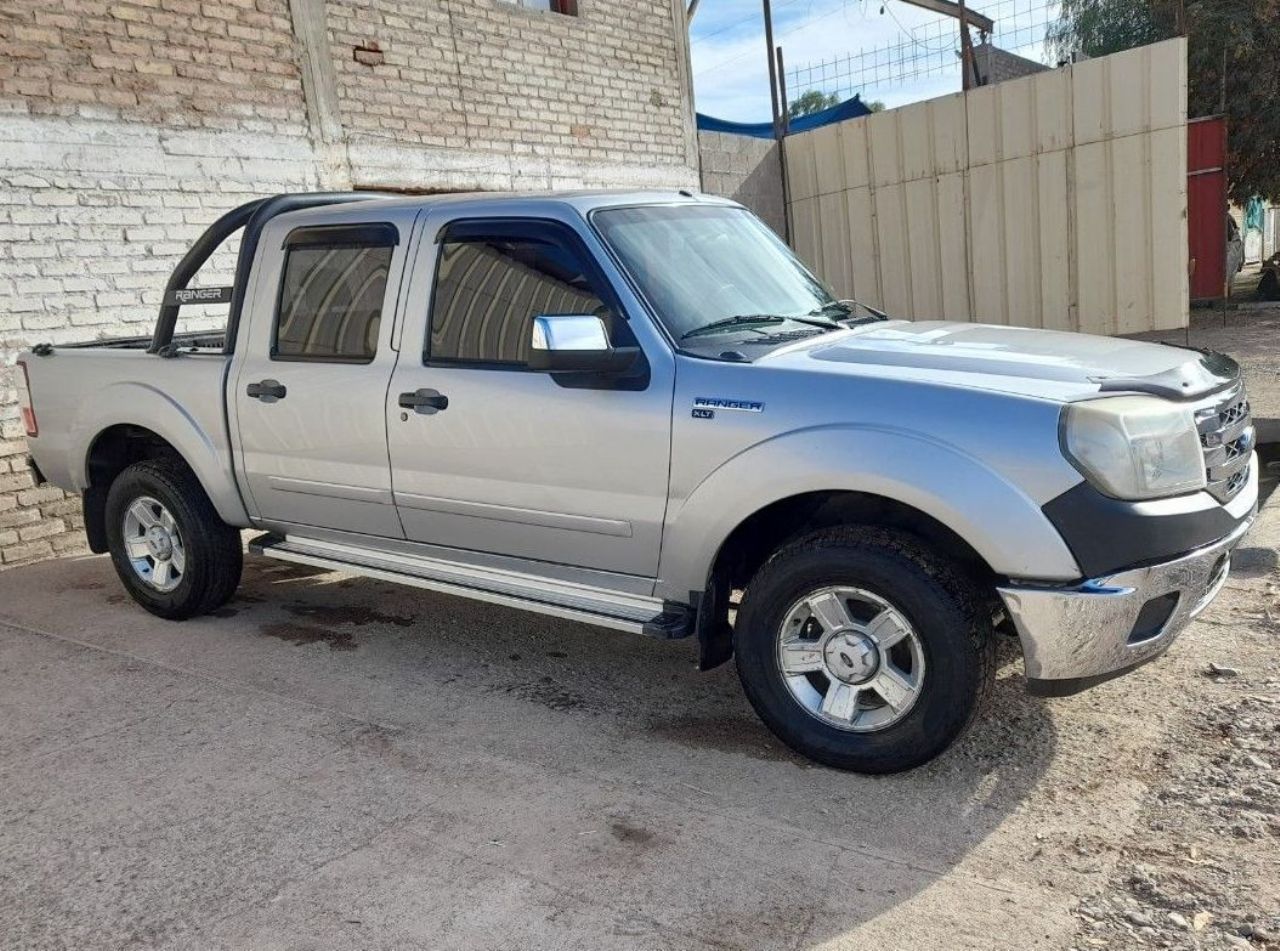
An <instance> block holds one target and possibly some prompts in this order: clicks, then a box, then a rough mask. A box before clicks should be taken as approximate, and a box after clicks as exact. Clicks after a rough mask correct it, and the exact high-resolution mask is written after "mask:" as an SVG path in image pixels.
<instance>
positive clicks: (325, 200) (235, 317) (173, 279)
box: [147, 192, 386, 356]
mask: <svg viewBox="0 0 1280 951" xmlns="http://www.w3.org/2000/svg"><path fill="white" fill-rule="evenodd" d="M384 197H386V196H385V195H381V194H378V193H375V192H309V193H305V194H299V195H275V196H272V197H271V198H258V199H255V200H254V201H250V202H246V203H245V204H243V205H240V206H239V207H238V208H233V209H231V211H228V212H227V213H226V214H225V215H223V216H222V217H221V218H219V219H218V220H217V221H215V222H214V223H213V224H211V225H210V226H209V228H208V229H207V230H206V231H205V232H204V234H202V235H200V237H199V238H197V239H196V241H195V243H194V244H193V245H191V248H190V250H188V251H187V253H186V254H184V255H183V256H182V260H181V261H179V262H178V266H177V267H175V268H174V269H173V274H171V275H170V276H169V283H168V284H167V285H166V286H165V289H164V297H163V299H162V302H161V305H160V316H159V317H158V318H157V320H156V329H155V333H154V334H152V336H151V346H150V347H148V348H147V352H148V353H155V354H159V355H160V356H174V355H176V352H177V351H176V350H174V349H173V331H174V328H175V327H176V326H177V323H178V308H179V307H180V306H181V304H182V303H204V302H206V301H202V300H200V299H199V298H194V299H189V300H185V301H184V300H182V299H181V298H182V296H183V295H181V294H179V293H178V292H179V291H183V290H185V289H186V287H187V282H188V281H190V280H191V279H192V278H193V277H195V275H196V272H197V271H199V270H200V268H201V267H203V266H204V263H205V262H206V261H207V260H209V258H210V257H211V256H212V255H213V252H214V251H216V250H218V248H219V247H220V246H221V245H222V242H224V241H225V240H227V238H229V237H231V235H233V234H235V233H236V231H238V230H240V229H241V228H243V229H244V236H243V237H242V238H241V239H240V252H239V255H238V256H237V258H236V273H235V283H234V284H233V285H232V288H231V309H230V311H229V313H228V314H227V331H226V338H225V341H224V344H223V353H231V352H232V351H234V350H235V346H236V333H237V331H238V330H239V329H240V312H241V311H242V310H243V309H244V297H245V293H246V292H247V290H248V287H249V274H250V272H251V271H252V269H253V259H254V257H255V256H256V255H257V251H258V242H259V240H260V239H261V237H262V229H263V228H264V227H265V226H266V224H267V222H268V221H270V220H271V219H272V218H274V217H275V216H276V215H281V214H284V213H285V212H287V211H298V210H299V209H302V208H314V207H316V206H318V205H337V204H342V203H345V202H349V201H367V200H369V199H371V198H384Z"/></svg>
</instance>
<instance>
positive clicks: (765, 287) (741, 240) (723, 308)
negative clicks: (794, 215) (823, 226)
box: [591, 205, 836, 340]
mask: <svg viewBox="0 0 1280 951" xmlns="http://www.w3.org/2000/svg"><path fill="white" fill-rule="evenodd" d="M591 221H592V223H593V224H594V225H595V226H596V227H597V228H598V229H599V230H600V233H601V235H602V236H603V237H604V240H605V241H606V242H607V243H608V244H609V245H610V247H612V248H613V250H614V252H615V253H616V254H617V255H618V257H619V258H620V259H621V261H622V264H623V266H624V267H625V268H626V270H627V272H628V273H629V274H630V275H631V278H632V280H634V281H635V282H636V284H637V285H639V288H640V291H641V292H642V293H643V294H644V296H645V297H646V298H647V299H648V301H649V303H650V305H651V306H652V307H653V309H654V310H655V311H657V315H658V319H659V320H661V321H662V322H663V324H664V325H665V326H666V328H667V330H668V332H670V334H671V336H672V337H674V338H675V339H676V340H681V339H683V338H687V337H690V336H696V335H695V334H694V332H695V331H699V330H700V329H703V328H706V329H707V330H706V332H707V333H708V334H710V333H726V334H728V333H735V334H761V333H767V332H769V331H770V330H771V329H776V328H773V327H771V324H776V323H779V322H780V321H778V320H777V318H779V317H788V318H790V317H805V316H813V315H815V314H822V313H823V312H824V310H829V309H830V308H831V307H833V306H834V305H835V304H836V301H835V298H834V297H833V296H832V295H831V293H830V292H828V291H827V289H826V288H825V287H823V286H822V284H821V283H820V282H819V281H818V279H817V278H816V277H814V276H813V275H812V274H810V273H809V271H808V270H807V269H806V268H805V267H804V265H802V264H801V263H800V262H799V261H798V260H797V259H796V257H795V256H794V255H793V254H792V253H791V251H790V250H789V249H788V248H787V246H786V245H785V244H783V243H782V242H781V241H780V240H778V238H777V236H776V235H774V233H773V232H772V231H770V230H769V228H768V227H766V226H765V225H764V224H763V223H762V222H761V221H760V220H759V219H758V218H756V217H755V215H753V214H751V213H750V212H749V211H747V210H745V209H743V208H732V207H726V206H723V205H722V206H715V205H641V206H638V207H633V208H605V209H601V210H600V211H597V212H596V213H595V214H594V215H593V216H592V218H591ZM735 318H736V319H735ZM747 318H764V319H763V320H759V319H757V320H749V319H747ZM769 318H773V320H772V321H770V320H769ZM713 323H714V324H718V326H717V327H715V328H711V327H710V326H709V325H711V324H713ZM720 324H722V325H723V326H719V325H720ZM815 332H818V331H816V330H815Z"/></svg>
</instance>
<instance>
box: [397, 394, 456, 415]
mask: <svg viewBox="0 0 1280 951" xmlns="http://www.w3.org/2000/svg"><path fill="white" fill-rule="evenodd" d="M400 408H401V409H411V410H413V411H414V412H415V413H422V414H424V415H426V416H430V415H431V414H432V413H438V412H439V411H440V410H442V409H448V408H449V397H447V396H442V395H441V394H440V392H439V391H437V390H415V391H414V392H412V393H401V394H400Z"/></svg>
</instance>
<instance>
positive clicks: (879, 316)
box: [810, 299, 891, 326]
mask: <svg viewBox="0 0 1280 951" xmlns="http://www.w3.org/2000/svg"><path fill="white" fill-rule="evenodd" d="M859 307H861V308H862V309H863V310H865V311H866V312H867V313H868V314H869V315H870V316H867V317H855V316H854V311H855V310H856V309H857V308H859ZM837 308H839V309H840V310H841V311H843V312H844V316H843V317H837V318H836V319H837V320H840V321H843V322H844V324H845V325H846V326H847V325H849V324H865V323H871V322H872V321H879V320H889V319H891V318H890V317H889V315H888V314H886V313H885V312H884V311H882V310H877V309H876V308H874V307H872V306H871V305H870V304H864V303H862V301H857V300H852V299H847V300H833V301H831V302H830V303H828V304H823V305H822V306H821V307H819V308H818V309H817V310H814V311H810V313H811V314H813V315H815V316H816V315H818V314H828V313H830V312H831V311H833V310H835V309H837Z"/></svg>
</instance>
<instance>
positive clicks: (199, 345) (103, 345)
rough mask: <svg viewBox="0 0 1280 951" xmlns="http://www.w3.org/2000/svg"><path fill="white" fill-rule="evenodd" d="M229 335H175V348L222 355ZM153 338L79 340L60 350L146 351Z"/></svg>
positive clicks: (204, 333)
mask: <svg viewBox="0 0 1280 951" xmlns="http://www.w3.org/2000/svg"><path fill="white" fill-rule="evenodd" d="M226 340H227V335H226V333H225V331H222V330H206V331H195V332H191V333H182V334H174V335H173V346H174V347H175V348H176V349H178V350H181V351H183V352H189V353H194V352H201V353H204V352H216V353H221V352H222V349H223V347H224V346H225V345H226ZM151 341H152V337H151V335H150V334H148V335H147V336H145V337H106V338H102V339H98V340H79V341H76V342H75V343H60V344H58V345H57V348H56V349H58V350H146V349H147V348H148V347H150V346H151Z"/></svg>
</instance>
